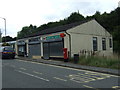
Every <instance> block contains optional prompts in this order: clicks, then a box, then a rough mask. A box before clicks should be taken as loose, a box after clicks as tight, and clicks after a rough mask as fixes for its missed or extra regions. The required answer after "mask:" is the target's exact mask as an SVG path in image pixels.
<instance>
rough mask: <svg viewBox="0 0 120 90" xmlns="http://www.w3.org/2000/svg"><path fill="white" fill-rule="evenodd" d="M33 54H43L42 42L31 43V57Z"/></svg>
mask: <svg viewBox="0 0 120 90" xmlns="http://www.w3.org/2000/svg"><path fill="white" fill-rule="evenodd" d="M32 56H41V47H40V44H30V45H29V57H30V58H32Z"/></svg>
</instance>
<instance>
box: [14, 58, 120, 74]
mask: <svg viewBox="0 0 120 90" xmlns="http://www.w3.org/2000/svg"><path fill="white" fill-rule="evenodd" d="M16 58H17V59H21V60H26V61H32V62H38V63H44V64H51V65H56V66H63V67H69V68H75V69H82V70H89V71H95V72H100V73H106V74H112V75H117V76H120V70H117V69H109V68H102V67H93V66H85V65H79V64H75V63H71V62H64V61H60V60H59V61H58V60H51V59H50V60H44V59H30V58H27V57H16Z"/></svg>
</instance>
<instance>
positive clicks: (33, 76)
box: [16, 70, 49, 82]
mask: <svg viewBox="0 0 120 90" xmlns="http://www.w3.org/2000/svg"><path fill="white" fill-rule="evenodd" d="M16 71H17V72H20V73H23V74H25V75H28V76H32V77H35V78H37V79H41V80H44V81H47V82H49V80H48V79H44V78H41V77H38V76H35V75H33V74H30V73H26V72H23V71H18V70H16Z"/></svg>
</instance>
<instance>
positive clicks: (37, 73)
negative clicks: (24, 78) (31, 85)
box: [33, 71, 42, 75]
mask: <svg viewBox="0 0 120 90" xmlns="http://www.w3.org/2000/svg"><path fill="white" fill-rule="evenodd" d="M33 73H36V74H40V75H42V73H40V72H36V71H33Z"/></svg>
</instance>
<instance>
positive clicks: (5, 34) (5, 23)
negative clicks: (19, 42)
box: [0, 17, 6, 42]
mask: <svg viewBox="0 0 120 90" xmlns="http://www.w3.org/2000/svg"><path fill="white" fill-rule="evenodd" d="M0 18H2V19H3V20H4V21H5V37H6V19H5V18H3V17H0ZM5 42H6V38H5Z"/></svg>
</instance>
